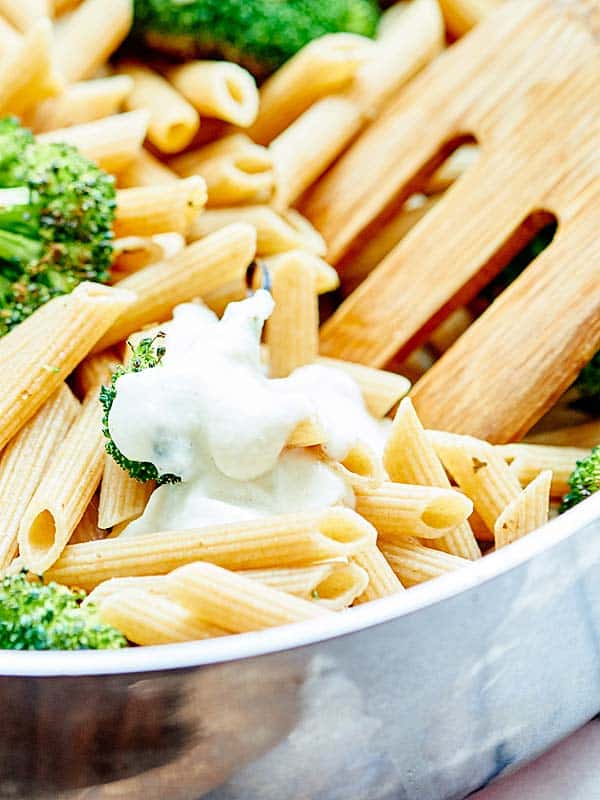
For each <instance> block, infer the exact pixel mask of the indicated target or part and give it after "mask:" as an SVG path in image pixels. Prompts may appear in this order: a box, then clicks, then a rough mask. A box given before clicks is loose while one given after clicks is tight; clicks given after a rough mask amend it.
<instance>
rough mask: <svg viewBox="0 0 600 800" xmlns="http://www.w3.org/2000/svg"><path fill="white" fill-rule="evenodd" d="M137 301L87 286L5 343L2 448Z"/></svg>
mask: <svg viewBox="0 0 600 800" xmlns="http://www.w3.org/2000/svg"><path fill="white" fill-rule="evenodd" d="M133 300H134V295H133V294H132V293H131V292H126V291H121V290H118V289H112V288H109V287H108V286H100V285H99V284H93V283H81V284H80V285H79V286H78V287H77V288H76V289H75V290H74V291H73V292H71V294H69V295H65V296H64V297H57V298H55V299H54V300H50V302H48V303H46V305H45V306H42V307H41V308H40V309H38V310H37V311H36V312H35V313H34V314H32V316H31V317H29V318H28V319H26V320H25V321H24V322H21V324H20V325H18V326H17V327H16V328H14V329H13V330H12V331H10V333H8V334H7V335H6V336H3V337H2V338H1V339H0V366H4V367H5V370H4V372H5V375H4V385H3V387H2V394H1V395H0V449H2V448H3V447H4V445H5V444H6V443H7V442H8V441H9V440H10V439H12V437H13V436H14V435H15V434H16V433H17V431H18V430H19V429H20V428H22V427H23V425H24V424H25V423H26V422H27V420H28V419H30V418H31V417H32V416H33V415H34V414H35V412H36V411H37V410H38V408H40V406H42V405H43V403H44V402H45V401H46V400H47V399H48V398H49V397H50V396H51V395H52V394H54V392H55V391H56V390H57V389H58V388H59V387H60V385H61V384H62V382H63V381H64V379H65V378H66V377H67V375H69V374H70V373H71V372H72V371H73V369H74V368H75V366H76V365H77V364H78V363H79V362H80V361H81V360H82V359H83V358H84V356H85V355H86V354H87V353H88V352H89V351H90V350H91V348H92V347H93V346H94V344H95V343H96V341H97V340H98V338H99V337H100V336H102V334H103V332H104V331H105V330H107V328H109V327H110V326H111V324H112V323H113V322H114V320H115V319H116V318H117V317H118V316H119V314H120V313H121V311H124V310H125V308H127V306H128V305H130V304H131V303H132V301H133Z"/></svg>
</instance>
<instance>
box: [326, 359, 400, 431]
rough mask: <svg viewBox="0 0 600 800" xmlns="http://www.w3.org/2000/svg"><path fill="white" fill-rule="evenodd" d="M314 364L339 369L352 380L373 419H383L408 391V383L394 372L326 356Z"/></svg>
mask: <svg viewBox="0 0 600 800" xmlns="http://www.w3.org/2000/svg"><path fill="white" fill-rule="evenodd" d="M316 363H317V364H322V365H323V366H324V367H333V368H335V369H340V370H342V372H345V373H346V374H347V375H349V376H350V377H351V378H353V379H354V380H355V381H356V383H358V385H359V386H360V388H361V391H362V394H363V398H364V401H365V404H366V406H367V408H368V409H369V411H370V412H371V414H373V416H375V417H379V418H381V417H385V415H386V414H387V413H388V411H390V410H391V409H392V408H393V407H394V406H395V405H396V403H398V402H399V401H400V400H401V399H402V398H403V397H404V395H405V394H406V393H407V392H408V390H409V389H410V381H409V380H407V379H406V378H405V377H404V376H403V375H398V374H397V373H395V372H386V371H385V370H383V369H375V368H374V367H366V366H365V365H364V364H354V363H353V362H352V361H342V360H341V359H338V358H327V357H326V356H318V357H317V359H316Z"/></svg>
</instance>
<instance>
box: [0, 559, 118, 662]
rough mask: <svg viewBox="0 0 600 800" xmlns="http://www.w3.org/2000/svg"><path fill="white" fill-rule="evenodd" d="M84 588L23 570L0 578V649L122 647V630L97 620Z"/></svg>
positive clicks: (100, 648) (94, 607) (101, 648)
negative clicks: (43, 579) (29, 575)
mask: <svg viewBox="0 0 600 800" xmlns="http://www.w3.org/2000/svg"><path fill="white" fill-rule="evenodd" d="M84 597H85V592H81V591H77V592H74V591H71V590H70V589H68V588H67V587H66V586H61V585H60V584H58V583H48V584H43V583H42V582H41V581H40V580H29V579H28V578H27V576H26V574H25V573H23V572H22V573H20V574H18V575H10V576H7V577H5V578H3V579H2V580H1V581H0V649H1V650H105V649H116V648H118V647H125V646H126V645H127V640H126V639H125V637H124V636H123V634H122V633H121V632H120V631H118V630H117V629H116V628H113V627H111V626H110V625H105V624H104V623H103V622H101V620H100V616H99V612H98V609H97V608H96V606H94V605H93V603H90V604H89V605H86V606H82V605H81V601H82V600H83V598H84Z"/></svg>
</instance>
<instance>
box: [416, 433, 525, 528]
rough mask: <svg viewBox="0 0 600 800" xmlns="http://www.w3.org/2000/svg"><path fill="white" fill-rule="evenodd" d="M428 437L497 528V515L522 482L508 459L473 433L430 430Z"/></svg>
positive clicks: (512, 498)
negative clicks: (512, 470) (507, 461)
mask: <svg viewBox="0 0 600 800" xmlns="http://www.w3.org/2000/svg"><path fill="white" fill-rule="evenodd" d="M427 433H428V437H429V439H430V441H431V443H432V444H433V446H434V448H435V451H436V453H437V454H438V456H439V457H440V458H441V460H442V463H443V465H444V467H445V468H446V469H447V470H448V472H449V473H450V474H451V475H452V477H453V478H454V480H455V481H456V482H457V484H458V485H459V486H460V488H461V489H463V490H464V491H465V492H466V493H467V494H468V496H469V497H470V498H471V499H472V500H473V503H474V504H475V509H476V510H477V513H478V514H479V515H480V516H481V518H482V519H483V521H484V522H485V524H486V525H487V526H488V527H489V528H490V529H491V530H493V529H494V525H495V522H496V519H497V518H498V516H499V515H500V513H501V512H502V511H503V510H504V508H505V506H507V505H508V504H509V503H510V502H511V501H512V500H514V499H515V498H516V497H518V495H519V492H520V491H521V485H520V483H519V481H518V480H517V478H516V476H515V475H514V473H512V472H511V471H510V469H509V468H508V465H507V464H506V461H504V459H503V458H502V456H501V455H500V453H498V452H497V451H496V450H495V449H494V447H493V446H492V445H491V444H489V443H488V442H484V441H482V440H481V439H476V438H475V437H474V436H462V435H460V434H453V433H445V432H441V431H428V432H427Z"/></svg>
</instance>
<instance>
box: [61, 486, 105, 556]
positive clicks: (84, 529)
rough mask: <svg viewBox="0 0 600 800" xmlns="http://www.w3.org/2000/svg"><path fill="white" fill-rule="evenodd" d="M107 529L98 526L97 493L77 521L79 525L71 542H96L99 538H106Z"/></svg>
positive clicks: (72, 535)
mask: <svg viewBox="0 0 600 800" xmlns="http://www.w3.org/2000/svg"><path fill="white" fill-rule="evenodd" d="M105 536H106V531H103V530H101V529H100V528H99V527H98V500H97V495H94V496H93V497H92V499H91V500H90V503H89V505H88V507H87V508H86V510H85V511H84V512H83V516H82V517H81V519H80V520H79V522H78V523H77V527H76V528H75V530H74V531H73V533H72V534H71V538H70V539H69V544H81V542H95V541H97V540H98V539H104V537H105Z"/></svg>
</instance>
